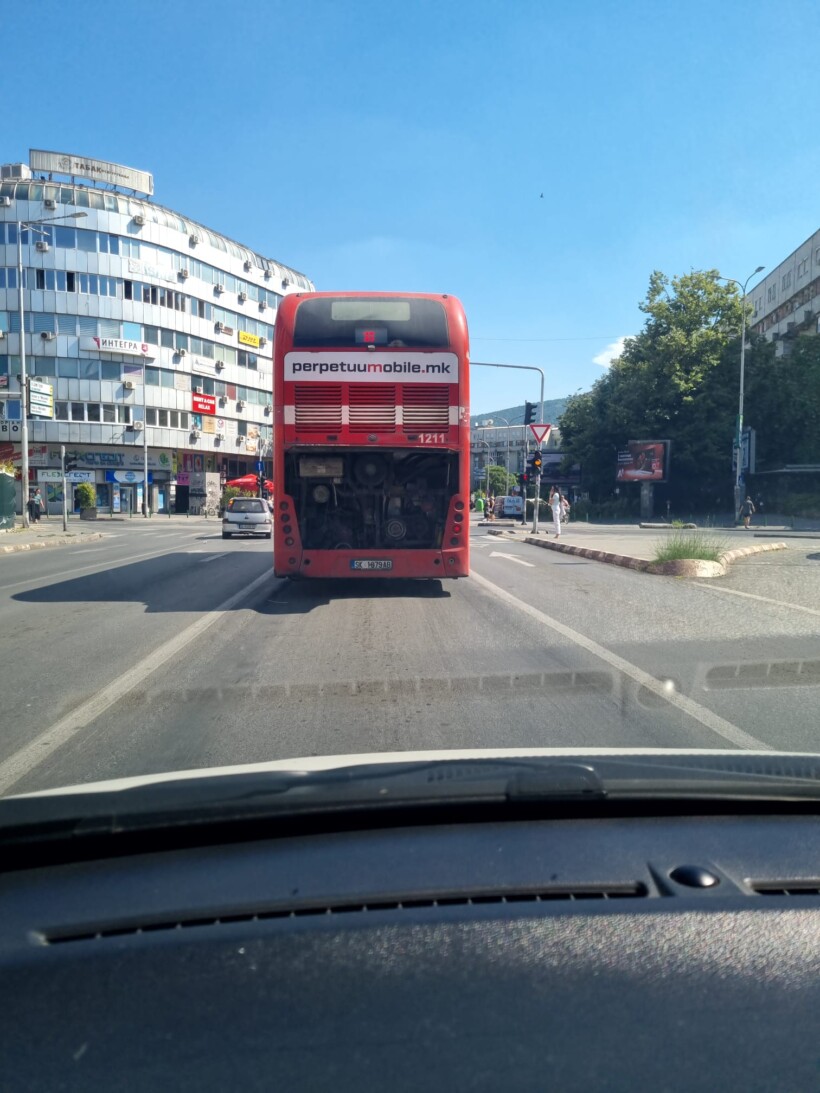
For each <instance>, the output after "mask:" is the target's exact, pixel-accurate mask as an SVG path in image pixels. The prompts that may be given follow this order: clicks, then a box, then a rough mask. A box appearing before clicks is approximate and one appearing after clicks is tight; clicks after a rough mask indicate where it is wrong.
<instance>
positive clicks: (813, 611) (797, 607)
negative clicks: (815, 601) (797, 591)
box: [692, 581, 820, 616]
mask: <svg viewBox="0 0 820 1093" xmlns="http://www.w3.org/2000/svg"><path fill="white" fill-rule="evenodd" d="M692 587H693V588H702V589H703V591H704V592H722V593H724V594H725V595H727V596H742V597H743V598H744V599H746V600H758V602H759V603H771V604H774V605H775V606H776V607H786V608H788V610H789V611H804V612H805V613H806V614H807V615H818V616H820V611H818V610H817V608H816V607H804V606H803V604H802V603H785V602H784V601H783V600H772V599H770V598H769V597H768V596H758V595H756V593H754V592H740V591H738V589H736V588H715V586H714V585H708V584H701V583H700V582H699V581H694V582H693V583H692Z"/></svg>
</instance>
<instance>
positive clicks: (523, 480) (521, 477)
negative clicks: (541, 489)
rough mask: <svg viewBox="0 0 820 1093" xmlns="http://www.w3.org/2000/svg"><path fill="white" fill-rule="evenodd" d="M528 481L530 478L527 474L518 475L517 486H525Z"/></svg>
mask: <svg viewBox="0 0 820 1093" xmlns="http://www.w3.org/2000/svg"><path fill="white" fill-rule="evenodd" d="M529 480H530V476H529V475H528V474H519V476H518V485H519V486H526V484H527V483H528V482H529Z"/></svg>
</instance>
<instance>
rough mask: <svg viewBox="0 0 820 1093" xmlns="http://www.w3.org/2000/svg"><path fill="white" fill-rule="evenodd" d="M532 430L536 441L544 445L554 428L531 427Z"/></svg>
mask: <svg viewBox="0 0 820 1093" xmlns="http://www.w3.org/2000/svg"><path fill="white" fill-rule="evenodd" d="M530 428H531V429H532V435H533V436H534V437H535V439H536V441H537V442H538V443H539V444H543V443H544V441H545V440H546V439H547V438H548V437H549V435H550V430H551V429H552V426H551V425H530Z"/></svg>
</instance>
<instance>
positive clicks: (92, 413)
mask: <svg viewBox="0 0 820 1093" xmlns="http://www.w3.org/2000/svg"><path fill="white" fill-rule="evenodd" d="M85 409H86V413H87V415H88V420H89V421H100V420H101V418H100V406H99V403H96V402H89V403H88V405H87V406H86V408H85Z"/></svg>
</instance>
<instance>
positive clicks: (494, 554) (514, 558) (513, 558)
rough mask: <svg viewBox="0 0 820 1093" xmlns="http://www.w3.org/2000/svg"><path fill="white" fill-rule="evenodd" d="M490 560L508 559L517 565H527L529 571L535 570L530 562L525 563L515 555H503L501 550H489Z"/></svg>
mask: <svg viewBox="0 0 820 1093" xmlns="http://www.w3.org/2000/svg"><path fill="white" fill-rule="evenodd" d="M490 557H491V558H509V559H510V561H511V562H518V564H519V565H527V566H529V567H530V569H535V566H534V565H533V563H532V562H525V561H524V559H523V558H519V557H518V555H517V554H505V553H504V552H503V551H501V550H491V551H490Z"/></svg>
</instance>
